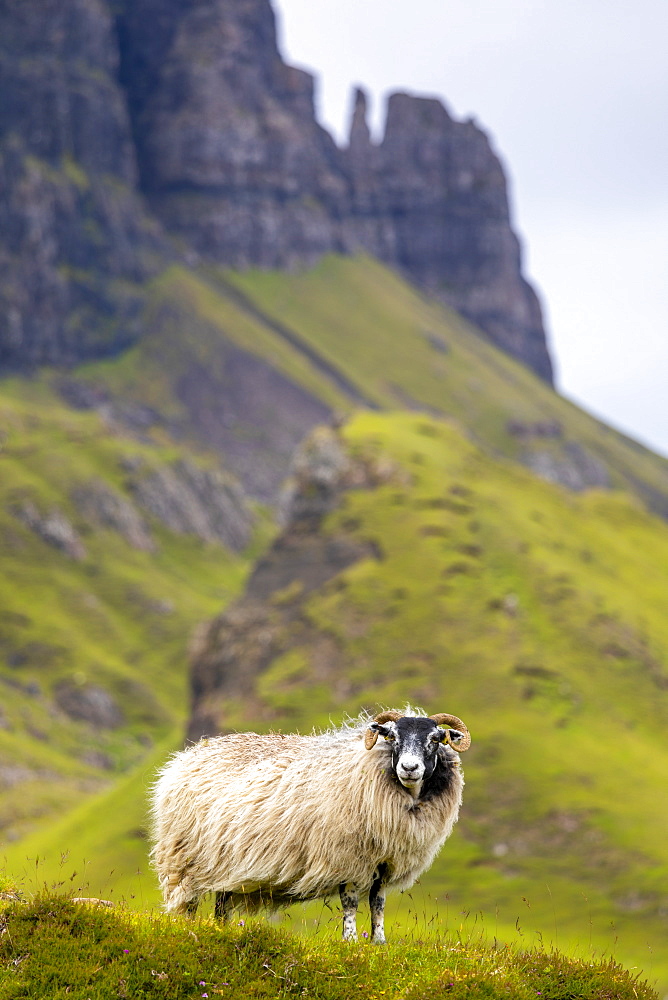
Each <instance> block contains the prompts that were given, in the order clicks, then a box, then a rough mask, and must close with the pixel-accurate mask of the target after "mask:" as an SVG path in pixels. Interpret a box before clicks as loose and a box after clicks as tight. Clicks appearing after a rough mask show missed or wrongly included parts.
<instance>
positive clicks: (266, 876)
mask: <svg viewBox="0 0 668 1000" xmlns="http://www.w3.org/2000/svg"><path fill="white" fill-rule="evenodd" d="M441 727H445V728H441ZM378 736H383V737H384V741H383V742H382V743H377V741H378ZM470 742H471V738H470V735H469V732H468V729H467V727H466V726H465V725H464V723H463V722H462V721H461V719H458V718H457V716H454V715H446V714H439V715H431V716H428V717H427V716H425V715H424V713H422V712H421V711H420V710H416V709H412V708H411V707H410V706H407V707H406V709H404V710H403V711H396V710H392V711H384V712H381V713H380V714H379V715H376V716H375V718H371V716H370V715H369V714H368V713H366V712H364V713H361V714H360V716H359V717H358V718H357V719H355V720H347V721H346V722H344V724H343V725H342V726H341V727H340V728H337V729H332V730H329V731H326V732H323V733H314V734H312V735H310V736H300V735H295V734H293V735H281V734H280V733H270V734H268V735H258V734H257V733H232V734H230V735H227V736H218V737H215V738H208V739H202V740H200V742H199V743H197V744H195V745H194V746H191V747H189V748H188V749H186V750H183V751H180V752H178V753H176V754H174V756H173V757H172V758H171V759H170V760H169V761H168V762H167V764H166V765H165V766H164V767H163V769H162V770H161V771H160V773H159V777H158V780H157V781H156V783H155V785H154V788H153V798H152V817H153V841H154V847H153V849H152V852H151V857H152V863H153V865H154V867H155V869H156V871H157V874H158V878H159V881H160V886H161V888H162V893H163V897H164V903H165V909H166V910H167V911H168V912H172V913H188V914H194V913H195V912H196V910H197V905H198V902H199V899H200V897H201V896H203V895H204V894H205V893H209V892H214V893H215V894H216V897H215V900H216V901H215V913H216V916H217V917H219V918H222V919H223V920H225V919H227V918H228V917H229V915H230V913H231V912H232V911H233V910H234V909H238V908H239V907H240V906H242V905H245V906H246V907H247V908H250V909H257V908H259V907H261V906H263V905H265V906H269V907H271V908H276V907H279V906H284V905H287V904H290V903H294V902H297V901H298V900H310V899H317V898H320V897H326V896H329V895H331V894H333V893H335V892H337V891H338V892H339V894H340V899H341V904H342V909H343V940H344V941H354V940H357V928H356V916H357V907H358V902H359V894H360V892H361V891H364V892H368V896H369V907H370V910H371V939H372V941H374V942H376V943H379V944H382V943H384V942H385V932H384V906H385V890H386V888H388V887H389V888H398V889H405V888H407V887H408V886H410V885H412V884H413V882H414V881H415V879H416V878H418V876H419V875H420V874H421V873H422V872H423V871H424V870H425V869H426V868H428V867H429V866H430V865H431V863H432V861H433V860H434V857H435V855H436V853H437V852H438V850H439V849H440V847H441V846H442V845H443V843H444V842H445V840H446V839H447V837H448V836H449V835H450V833H451V831H452V827H453V825H454V823H455V822H456V820H457V816H458V813H459V807H460V804H461V797H462V788H463V784H464V781H463V777H462V774H461V771H460V769H459V763H460V761H459V755H458V753H457V752H455V749H454V747H455V746H456V747H457V749H458V750H459V751H463V750H467V749H468V747H469V746H470Z"/></svg>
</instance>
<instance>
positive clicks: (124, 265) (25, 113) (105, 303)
mask: <svg viewBox="0 0 668 1000" xmlns="http://www.w3.org/2000/svg"><path fill="white" fill-rule="evenodd" d="M117 73H118V47H117V44H116V36H115V32H114V27H113V20H112V17H111V14H110V11H109V8H108V7H107V5H106V4H105V3H104V2H102V0H66V2H61V0H39V2H37V0H27V2H25V0H3V2H2V3H0V234H1V235H0V272H1V273H2V281H1V282H0V364H2V366H3V368H7V367H9V368H19V369H21V368H30V367H32V366H34V365H36V364H43V363H56V364H63V363H64V364H71V363H73V362H75V361H78V360H81V359H82V358H86V357H89V356H91V355H99V354H105V353H113V352H115V351H118V350H119V349H121V348H122V347H124V346H125V345H127V344H128V343H129V342H131V341H132V340H133V339H134V338H136V337H137V336H138V334H139V332H140V323H139V308H140V305H141V295H142V283H143V282H144V281H145V279H146V277H147V276H148V274H149V273H150V271H151V256H152V255H153V254H154V252H155V251H156V250H157V249H158V247H159V238H158V237H157V234H156V226H155V223H153V222H152V221H151V220H150V219H149V218H148V216H147V215H146V213H145V212H144V210H143V207H142V204H141V202H140V200H139V197H138V194H137V191H136V176H137V168H136V159H135V151H134V146H133V143H132V138H131V133H130V128H129V119H128V113H127V108H126V105H125V98H124V95H123V93H122V91H121V88H120V87H119V85H118V82H117Z"/></svg>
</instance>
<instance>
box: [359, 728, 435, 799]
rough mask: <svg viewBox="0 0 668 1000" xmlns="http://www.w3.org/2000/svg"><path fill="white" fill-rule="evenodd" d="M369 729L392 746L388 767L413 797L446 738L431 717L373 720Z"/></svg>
mask: <svg viewBox="0 0 668 1000" xmlns="http://www.w3.org/2000/svg"><path fill="white" fill-rule="evenodd" d="M369 728H370V729H372V730H374V731H375V732H377V733H378V734H379V735H380V736H383V737H384V738H385V740H386V741H387V742H388V743H389V744H390V745H391V747H392V769H393V771H394V773H395V774H396V776H397V778H398V779H399V781H400V782H401V784H402V785H403V786H404V788H406V789H407V790H408V791H409V792H411V794H412V795H414V796H415V797H416V798H417V797H418V796H419V794H420V791H421V789H422V785H423V783H424V782H425V781H427V780H428V779H429V778H430V777H431V776H432V774H433V773H434V769H435V768H436V764H437V760H438V758H437V751H438V748H439V746H440V745H441V743H443V742H445V740H446V738H447V732H446V730H443V729H439V727H438V726H437V725H436V723H435V722H433V721H432V720H431V719H426V718H422V717H412V716H403V717H402V718H401V719H397V721H396V722H383V723H378V722H373V723H371V725H370V727H369Z"/></svg>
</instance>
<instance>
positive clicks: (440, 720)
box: [429, 712, 471, 753]
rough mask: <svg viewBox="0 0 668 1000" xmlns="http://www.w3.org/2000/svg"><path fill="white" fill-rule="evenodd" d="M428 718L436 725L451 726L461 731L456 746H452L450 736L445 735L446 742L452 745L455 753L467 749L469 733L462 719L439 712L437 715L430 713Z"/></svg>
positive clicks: (469, 742)
mask: <svg viewBox="0 0 668 1000" xmlns="http://www.w3.org/2000/svg"><path fill="white" fill-rule="evenodd" d="M429 718H430V719H431V720H432V722H435V723H436V725H437V726H452V728H453V729H457V730H459V732H460V733H463V736H462V739H461V740H460V741H459V743H458V744H457V746H453V744H452V743H450V737H449V736H446V742H447V743H450V746H452V748H453V750H456V751H457V753H464V751H465V750H468V748H469V747H470V746H471V734H470V733H469V731H468V729H467V727H466V726H465V724H464V723H463V722H462V720H461V719H458V718H457V716H456V715H447V714H446V713H444V712H441V713H439V714H438V715H430V716H429Z"/></svg>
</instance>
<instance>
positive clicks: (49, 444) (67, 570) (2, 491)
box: [0, 379, 272, 843]
mask: <svg viewBox="0 0 668 1000" xmlns="http://www.w3.org/2000/svg"><path fill="white" fill-rule="evenodd" d="M0 426H1V427H2V446H1V451H0V468H1V470H2V475H1V477H0V557H1V559H2V568H3V572H2V575H1V576H0V656H1V662H0V690H1V691H2V698H1V706H2V710H1V714H0V827H2V829H3V834H4V840H5V843H8V842H12V841H13V840H15V839H16V838H19V837H23V836H25V835H27V834H28V833H30V832H31V831H32V830H34V829H37V828H39V827H40V826H43V825H44V824H47V823H50V822H51V820H52V819H53V817H54V816H58V817H60V816H62V815H63V814H64V813H66V812H67V811H69V810H71V809H73V808H75V807H76V806H78V805H79V804H80V803H81V802H82V801H84V800H85V799H86V798H87V797H88V796H90V795H91V794H93V793H95V792H98V791H100V790H102V789H104V788H107V787H109V786H110V785H112V784H113V783H114V781H115V780H116V779H117V778H118V777H119V776H120V775H123V774H125V773H127V772H128V770H131V769H132V768H133V767H135V766H138V765H139V764H140V763H141V761H142V760H143V759H144V758H145V757H146V754H147V753H148V752H150V750H151V748H153V747H154V746H155V744H156V743H158V742H162V741H164V739H165V738H166V737H167V736H168V735H171V734H172V733H173V731H174V729H175V727H178V728H179V729H181V730H182V727H183V726H184V724H185V719H186V713H187V708H188V704H187V666H186V665H187V660H188V651H187V647H188V643H189V641H190V636H191V634H192V631H193V629H194V628H195V627H196V626H197V625H198V624H199V623H200V622H201V621H202V620H204V619H207V618H209V617H210V616H212V615H213V614H215V613H216V612H217V611H219V610H220V608H221V606H223V605H224V604H225V603H226V602H227V601H229V600H230V598H231V597H233V596H235V595H236V594H237V593H238V592H239V590H240V589H241V587H242V586H243V582H244V580H245V576H246V573H247V572H248V569H249V567H250V565H251V561H252V559H253V557H254V555H255V553H256V552H257V550H258V547H259V546H261V545H262V544H265V540H266V538H267V537H268V534H269V532H270V531H271V530H272V529H271V526H270V523H269V522H268V519H267V518H266V515H265V514H264V513H262V512H261V511H258V517H257V527H256V532H255V538H254V540H253V542H252V543H251V545H250V546H249V549H248V551H247V552H245V553H241V554H239V553H233V552H231V551H228V550H227V549H226V548H225V547H224V546H222V545H218V544H212V543H206V542H203V541H202V540H201V539H199V538H197V537H195V536H192V535H184V534H177V533H175V532H173V531H170V530H168V529H167V528H166V527H165V525H164V524H162V523H161V522H160V521H158V520H157V519H156V518H155V517H152V516H151V515H150V513H148V512H146V511H142V512H141V516H142V518H143V520H144V523H145V526H146V531H147V532H149V533H150V538H151V541H152V547H151V548H150V549H146V548H144V549H142V548H138V547H136V546H135V545H133V544H131V543H130V542H129V541H128V539H127V538H126V537H124V536H123V535H122V534H121V533H120V532H119V531H117V530H112V529H111V528H110V527H108V526H104V525H103V524H101V523H98V522H97V521H96V520H95V518H91V517H89V516H88V515H87V514H86V513H85V512H82V510H81V509H80V508H79V507H78V506H77V504H76V503H75V501H74V499H73V498H74V496H75V494H76V491H77V489H79V488H81V487H88V486H89V485H90V484H91V483H93V484H98V485H99V484H101V486H102V488H104V490H107V491H109V492H110V493H111V494H113V495H115V496H117V497H118V498H120V499H121V500H122V501H123V502H126V503H132V502H133V497H132V493H131V491H130V490H129V487H128V483H127V480H128V468H129V466H130V465H132V463H134V464H135V465H136V463H138V462H139V463H142V469H143V470H144V472H145V474H149V473H150V472H151V470H157V469H160V468H163V467H165V466H169V465H170V464H171V463H172V462H173V461H174V460H175V459H177V458H180V457H183V456H184V454H185V455H186V457H189V458H190V459H191V460H192V456H190V455H188V453H187V451H186V452H184V449H183V448H182V447H180V446H178V445H175V444H174V443H172V442H168V443H164V442H161V441H155V440H151V439H149V438H145V439H143V440H138V439H136V438H132V437H129V436H127V435H125V436H124V435H123V434H122V433H120V432H119V431H118V430H112V431H110V429H109V427H108V426H106V425H105V424H104V422H103V421H102V420H101V419H100V417H99V416H98V415H97V414H92V413H82V412H75V411H72V410H70V409H68V408H66V407H65V406H64V405H62V404H61V403H59V402H58V400H57V398H56V397H55V396H54V395H53V393H52V392H51V390H50V389H49V388H48V386H47V384H46V381H45V380H42V379H35V380H34V381H32V382H23V381H19V380H15V381H11V382H5V383H4V384H3V386H2V389H1V390H0ZM201 461H204V462H207V463H208V464H210V465H213V466H214V467H215V464H216V463H215V461H214V460H213V459H212V458H211V457H208V458H207V457H204V458H202V459H201ZM26 505H28V506H30V507H31V508H32V509H35V510H37V511H38V513H39V516H40V517H42V518H45V517H47V516H49V515H51V514H53V512H58V515H59V516H60V517H62V518H65V519H66V520H67V521H68V522H69V524H70V525H71V526H72V528H73V530H74V531H75V532H76V534H77V537H78V539H79V543H80V545H81V551H80V552H79V554H78V555H77V554H76V553H75V554H74V555H72V554H71V553H68V552H67V551H63V550H61V549H60V548H58V547H57V546H55V545H54V544H50V543H49V542H48V541H47V540H45V539H44V538H43V537H41V536H40V534H39V533H38V532H36V531H34V530H32V529H31V528H30V527H29V526H28V525H27V524H26V523H24V521H23V520H22V518H21V516H18V515H19V514H20V511H21V510H22V509H25V507H26ZM136 509H138V508H136ZM63 686H64V687H65V688H66V689H67V690H70V691H72V692H74V695H73V697H75V698H76V692H81V693H82V694H83V695H86V693H87V692H91V691H92V692H93V695H94V694H95V692H100V691H103V692H105V696H106V697H108V698H109V699H111V700H112V702H113V704H114V705H115V706H116V711H117V714H118V719H117V720H116V721H115V722H114V720H112V721H111V723H110V725H109V726H105V725H104V724H102V725H95V724H91V723H90V722H87V721H85V719H78V718H72V717H71V716H70V715H67V714H65V712H64V711H63V708H62V703H61V702H59V691H62V690H63ZM172 738H173V737H172Z"/></svg>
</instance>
